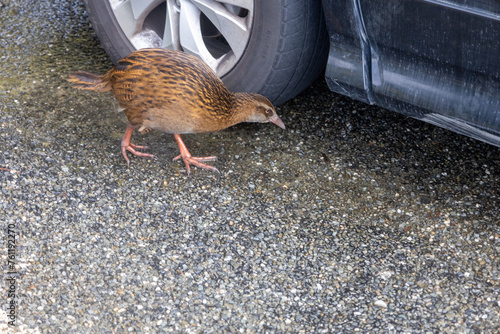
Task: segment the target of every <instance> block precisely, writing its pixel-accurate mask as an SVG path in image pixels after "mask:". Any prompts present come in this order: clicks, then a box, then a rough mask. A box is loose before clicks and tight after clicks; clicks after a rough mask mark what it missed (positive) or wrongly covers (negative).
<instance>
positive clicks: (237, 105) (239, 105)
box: [231, 93, 253, 125]
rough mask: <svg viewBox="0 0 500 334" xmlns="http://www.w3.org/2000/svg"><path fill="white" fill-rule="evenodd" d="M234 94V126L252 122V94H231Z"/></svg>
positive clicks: (232, 115) (232, 117)
mask: <svg viewBox="0 0 500 334" xmlns="http://www.w3.org/2000/svg"><path fill="white" fill-rule="evenodd" d="M231 94H232V110H233V111H232V113H231V120H232V123H233V124H232V125H234V124H238V123H242V122H248V121H250V116H251V114H252V112H253V108H252V101H253V97H252V96H253V94H252V93H231Z"/></svg>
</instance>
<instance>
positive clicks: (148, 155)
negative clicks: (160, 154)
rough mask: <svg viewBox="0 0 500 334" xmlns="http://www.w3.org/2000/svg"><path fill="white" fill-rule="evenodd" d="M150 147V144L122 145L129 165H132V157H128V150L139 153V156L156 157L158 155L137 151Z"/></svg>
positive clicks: (135, 153) (123, 153)
mask: <svg viewBox="0 0 500 334" xmlns="http://www.w3.org/2000/svg"><path fill="white" fill-rule="evenodd" d="M148 148H149V147H148V146H139V145H135V144H132V143H128V145H122V155H123V157H124V158H125V161H127V165H130V159H129V158H128V157H127V151H129V152H130V153H132V154H134V155H137V156H138V157H143V158H150V159H156V156H155V155H153V154H149V153H144V152H139V151H137V150H146V149H148Z"/></svg>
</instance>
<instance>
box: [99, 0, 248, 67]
mask: <svg viewBox="0 0 500 334" xmlns="http://www.w3.org/2000/svg"><path fill="white" fill-rule="evenodd" d="M109 4H110V6H111V9H112V11H113V14H114V16H115V18H116V21H117V22H118V25H119V26H120V28H121V30H122V31H123V33H124V34H125V36H126V37H127V38H128V40H129V41H130V42H131V44H132V45H133V46H134V48H135V49H142V48H151V47H160V48H167V49H175V50H183V51H185V52H188V53H190V54H193V55H195V56H197V57H199V58H201V59H202V60H203V61H204V62H205V63H207V64H208V65H209V66H210V67H211V68H212V69H213V70H214V71H215V72H216V73H217V74H218V75H219V76H223V75H225V74H227V73H228V72H229V71H231V70H232V69H233V68H234V67H235V66H236V64H237V63H238V62H239V60H240V59H241V57H242V56H243V53H244V52H245V48H246V47H247V44H248V41H249V39H250V34H251V31H252V24H253V15H254V0H109Z"/></svg>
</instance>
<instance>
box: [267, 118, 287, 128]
mask: <svg viewBox="0 0 500 334" xmlns="http://www.w3.org/2000/svg"><path fill="white" fill-rule="evenodd" d="M269 122H272V123H274V124H276V125H277V126H279V127H280V128H282V129H284V128H285V124H283V122H282V121H281V119H280V118H279V117H278V115H274V116H273V117H271V118H269Z"/></svg>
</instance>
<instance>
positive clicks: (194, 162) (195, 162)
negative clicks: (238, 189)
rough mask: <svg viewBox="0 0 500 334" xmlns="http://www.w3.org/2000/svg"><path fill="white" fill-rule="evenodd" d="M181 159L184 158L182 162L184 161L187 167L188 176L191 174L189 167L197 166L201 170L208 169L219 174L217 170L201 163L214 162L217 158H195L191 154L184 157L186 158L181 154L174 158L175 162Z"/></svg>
mask: <svg viewBox="0 0 500 334" xmlns="http://www.w3.org/2000/svg"><path fill="white" fill-rule="evenodd" d="M188 154H189V152H188ZM181 158H182V161H184V164H185V165H186V171H187V174H188V175H189V174H190V173H191V168H190V167H189V166H190V165H193V166H196V167H199V168H203V169H208V170H210V171H212V172H217V173H218V172H219V171H218V170H217V168H215V167H213V166H209V165H206V164H204V163H201V162H200V161H214V160H217V157H214V156H211V157H193V156H191V154H189V155H184V156H183V155H182V154H179V155H178V156H176V157H175V158H174V161H177V160H179V159H181Z"/></svg>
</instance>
